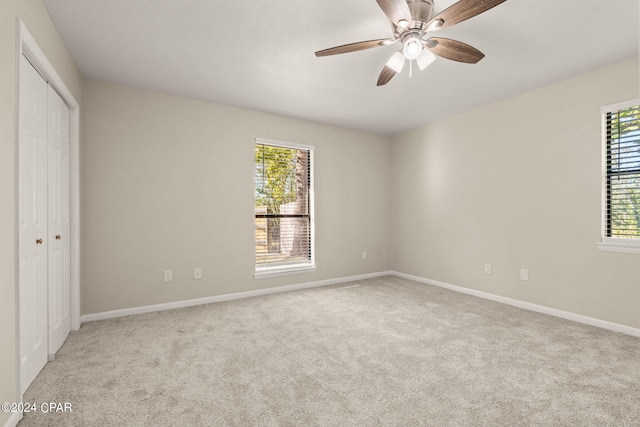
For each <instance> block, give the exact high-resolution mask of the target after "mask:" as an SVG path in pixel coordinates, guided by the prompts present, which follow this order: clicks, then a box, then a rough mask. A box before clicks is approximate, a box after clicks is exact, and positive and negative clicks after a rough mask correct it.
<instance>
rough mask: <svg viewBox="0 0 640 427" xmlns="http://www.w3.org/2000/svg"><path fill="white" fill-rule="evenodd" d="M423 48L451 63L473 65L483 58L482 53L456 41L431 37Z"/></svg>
mask: <svg viewBox="0 0 640 427" xmlns="http://www.w3.org/2000/svg"><path fill="white" fill-rule="evenodd" d="M424 46H425V47H426V48H427V49H429V50H430V51H431V52H433V53H435V54H436V55H438V56H442V57H443V58H447V59H450V60H452V61H458V62H466V63H467V64H475V63H477V62H478V61H480V60H481V59H482V58H484V53H482V52H480V51H479V50H478V49H476V48H475V47H473V46H469V45H468V44H466V43H462V42H459V41H457V40H451V39H444V38H442V37H431V38H429V40H427V41H426V42H425V44H424Z"/></svg>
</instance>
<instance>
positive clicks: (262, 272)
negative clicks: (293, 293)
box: [253, 264, 316, 279]
mask: <svg viewBox="0 0 640 427" xmlns="http://www.w3.org/2000/svg"><path fill="white" fill-rule="evenodd" d="M314 271H316V265H315V264H299V265H287V266H278V267H263V268H260V269H256V271H255V273H253V277H254V278H256V279H270V278H272V277H281V276H292V275H294V274H305V273H313V272H314Z"/></svg>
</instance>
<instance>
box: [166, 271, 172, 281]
mask: <svg viewBox="0 0 640 427" xmlns="http://www.w3.org/2000/svg"><path fill="white" fill-rule="evenodd" d="M172 280H173V270H165V271H164V281H165V282H171V281H172Z"/></svg>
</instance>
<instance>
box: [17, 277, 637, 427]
mask: <svg viewBox="0 0 640 427" xmlns="http://www.w3.org/2000/svg"><path fill="white" fill-rule="evenodd" d="M389 275H391V276H397V277H402V278H404V279H408V280H413V281H415V282H420V283H425V284H428V285H433V286H438V287H440V288H445V289H449V290H452V291H456V292H460V293H463V294H468V295H473V296H476V297H479V298H484V299H488V300H491V301H496V302H499V303H502V304H507V305H511V306H514V307H518V308H523V309H525V310H530V311H535V312H538V313H543V314H548V315H550V316H555V317H560V318H562V319H567V320H572V321H574V322H578V323H583V324H585V325H591V326H596V327H598V328H602V329H608V330H611V331H615V332H620V333H623V334H626V335H632V336H635V337H640V329H637V328H633V327H631V326H627V325H621V324H618V323H613V322H608V321H606V320H600V319H595V318H593V317H588V316H583V315H581V314H576V313H571V312H568V311H562V310H558V309H555V308H550V307H546V306H543V305H538V304H533V303H529V302H525V301H520V300H516V299H513V298H507V297H503V296H500V295H495V294H490V293H488V292H482V291H478V290H475V289H469V288H465V287H462V286H456V285H451V284H449V283H445V282H439V281H437V280H431V279H426V278H424V277H419V276H413V275H411V274H406V273H401V272H398V271H381V272H377V273H369V274H360V275H357V276H348V277H339V278H335V279H327V280H320V281H316V282H307V283H300V284H297V285H287V286H278V287H276V288H267V289H258V290H255V291H246V292H237V293H232V294H225V295H216V296H212V297H205V298H198V299H192V300H186V301H175V302H169V303H164V304H156V305H147V306H143V307H132V308H125V309H122V310H113V311H104V312H101V313H92V314H85V315H84V316H82V317H81V321H82V322H93V321H96V320H105V319H114V318H117V317H124V316H131V315H134V314H144V313H153V312H157V311H164V310H173V309H176V308H183V307H192V306H196V305H202V304H211V303H214V302H222V301H231V300H235V299H241V298H252V297H257V296H261V295H269V294H275V293H280V292H289V291H296V290H300V289H309V288H317V287H320V286H329V285H336V284H339V283H347V282H353V281H356V280H364V279H370V278H374V277H382V276H389ZM10 420H11V419H10ZM10 425H11V424H7V426H10ZM14 425H15V424H14Z"/></svg>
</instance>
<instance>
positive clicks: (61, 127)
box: [48, 87, 71, 358]
mask: <svg viewBox="0 0 640 427" xmlns="http://www.w3.org/2000/svg"><path fill="white" fill-rule="evenodd" d="M48 99H49V101H48V104H49V105H48V110H49V120H48V123H49V126H48V127H49V131H48V146H49V167H48V169H49V179H48V181H49V202H48V206H49V241H50V243H49V355H50V358H52V356H53V355H54V354H55V353H56V352H57V351H58V349H59V348H60V347H61V346H62V344H63V343H64V341H65V339H66V338H67V336H68V335H69V331H70V328H71V321H70V320H71V313H70V307H69V305H70V295H69V293H70V244H69V243H70V238H69V237H70V236H69V234H70V231H71V227H70V219H69V209H70V201H69V188H70V186H69V108H68V107H67V105H66V104H65V103H64V101H63V100H62V98H61V97H60V95H58V93H57V92H56V91H55V90H53V89H52V88H51V87H49V96H48Z"/></svg>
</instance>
